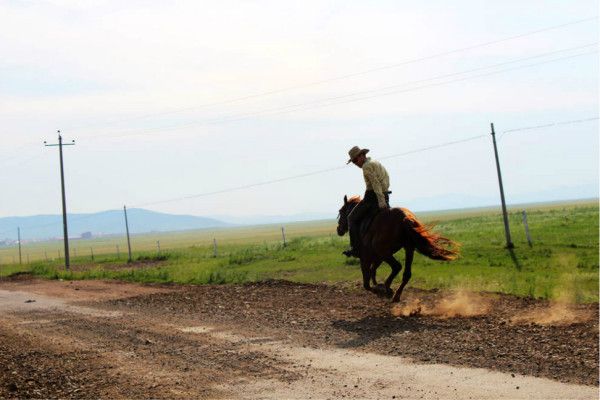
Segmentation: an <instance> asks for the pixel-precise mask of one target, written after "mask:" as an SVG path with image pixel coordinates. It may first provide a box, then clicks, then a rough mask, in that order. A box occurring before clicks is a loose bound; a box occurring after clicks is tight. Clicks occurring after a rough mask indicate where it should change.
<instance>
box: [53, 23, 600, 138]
mask: <svg viewBox="0 0 600 400" xmlns="http://www.w3.org/2000/svg"><path fill="white" fill-rule="evenodd" d="M594 20H598V16H593V17H589V18H582V19H578V20H574V21H570V22H566V23H563V24H558V25H552V26H548V27H545V28H541V29H537V30H533V31H528V32H524V33H520V34H517V35H513V36H508V37H505V38H501V39H496V40H491V41H487V42H482V43H477V44H474V45H470V46H465V47H460V48H457V49H452V50H448V51H444V52H440V53H435V54H431V55H428V56H424V57H419V58H414V59H410V60H405V61H401V62H398V63H393V64H389V65H384V66H381V67H376V68H370V69H366V70H363V71H359V72H354V73H349V74H345V75H340V76H337V77H333V78H327V79H321V80H317V81H313V82H308V83H304V84H299V85H293V86H288V87H284V88H280V89H274V90H268V91H264V92H260V93H255V94H251V95H246V96H240V97H235V98H232V99H227V100H221V101H215V102H210V103H205V104H201V105H199V106H192V107H183V108H178V109H174V110H169V111H164V112H160V113H152V114H143V115H139V116H135V117H129V118H122V119H118V120H116V121H112V122H102V123H95V124H87V125H82V126H81V125H80V126H74V127H66V128H65V129H70V130H74V129H83V128H88V127H93V126H98V125H111V124H117V123H121V122H129V121H135V120H140V119H146V118H151V117H157V116H165V115H172V114H177V113H181V112H187V111H194V110H198V109H202V108H207V107H212V106H218V105H225V104H231V103H236V102H240V101H244V100H250V99H254V98H258V97H264V96H270V95H274V94H278V93H283V92H288V91H291V90H297V89H302V88H306V87H312V86H317V85H322V84H325V83H330V82H335V81H340V80H344V79H348V78H353V77H356V76H361V75H366V74H370V73H373V72H378V71H383V70H388V69H393V68H398V67H401V66H404V65H409V64H413V63H417V62H422V61H427V60H432V59H435V58H439V57H444V56H448V55H451V54H455V53H461V52H465V51H468V50H473V49H476V48H480V47H486V46H490V45H493V44H497V43H502V42H506V41H510V40H514V39H519V38H522V37H526V36H531V35H535V34H538V33H542V32H547V31H551V30H556V29H562V28H565V27H567V26H572V25H576V24H581V23H585V22H590V21H594Z"/></svg>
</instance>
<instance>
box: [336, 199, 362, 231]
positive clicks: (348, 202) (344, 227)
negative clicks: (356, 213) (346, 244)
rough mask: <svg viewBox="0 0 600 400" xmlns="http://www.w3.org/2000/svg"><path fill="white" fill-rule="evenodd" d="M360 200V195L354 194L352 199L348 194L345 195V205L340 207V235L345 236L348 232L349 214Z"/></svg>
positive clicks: (338, 229)
mask: <svg viewBox="0 0 600 400" xmlns="http://www.w3.org/2000/svg"><path fill="white" fill-rule="evenodd" d="M359 201H360V197H359V196H354V197H351V198H350V199H348V196H344V205H343V206H342V208H340V211H339V212H338V226H337V234H338V235H340V236H344V235H345V234H346V232H348V214H350V211H352V210H353V209H354V207H356V205H357V204H358V202H359Z"/></svg>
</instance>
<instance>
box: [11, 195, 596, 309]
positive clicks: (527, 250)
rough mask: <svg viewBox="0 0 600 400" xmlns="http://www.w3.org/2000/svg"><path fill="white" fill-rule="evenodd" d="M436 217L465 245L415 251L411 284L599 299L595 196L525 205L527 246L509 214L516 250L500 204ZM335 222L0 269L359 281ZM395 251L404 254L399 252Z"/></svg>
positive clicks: (217, 279) (182, 279) (177, 279)
mask: <svg viewBox="0 0 600 400" xmlns="http://www.w3.org/2000/svg"><path fill="white" fill-rule="evenodd" d="M438 217H439V222H438V223H437V225H436V228H435V229H436V231H439V232H441V233H443V234H444V235H446V236H448V237H449V238H451V239H453V240H455V241H457V242H460V243H461V245H462V246H461V257H460V258H459V259H458V260H456V261H453V262H439V261H433V260H430V259H428V258H426V257H424V256H421V255H417V256H415V260H414V263H413V278H412V280H411V283H410V285H411V286H413V287H420V288H448V289H457V288H462V289H468V290H476V291H490V292H501V293H508V294H514V295H518V296H530V297H535V298H543V299H561V300H565V301H569V302H577V303H588V302H597V301H598V226H599V225H598V206H597V205H596V204H587V205H586V204H578V205H560V206H553V207H539V208H538V209H529V210H528V221H529V227H530V231H531V234H532V237H533V242H534V243H533V247H529V246H528V244H527V241H526V238H525V233H524V229H523V224H522V221H521V213H520V211H519V212H517V211H514V212H511V213H510V225H511V232H512V236H513V237H512V239H513V242H514V244H515V246H516V248H515V249H514V251H513V252H512V254H511V253H510V252H509V251H508V250H506V249H505V248H504V230H503V224H502V217H501V215H500V214H499V213H498V212H489V211H488V212H481V213H465V214H462V215H461V214H452V215H448V214H440V215H439V216H438ZM435 219H436V215H427V216H426V218H424V220H426V221H429V222H431V221H434V220H435ZM334 227H335V224H334V223H332V222H320V223H312V224H306V223H305V224H294V225H292V226H291V227H286V233H287V235H288V238H290V240H289V242H288V243H287V246H283V245H282V243H280V242H279V241H278V239H279V235H280V231H279V227H278V226H265V227H257V228H255V229H254V230H252V229H249V228H244V229H231V230H223V231H220V232H219V235H220V236H219V239H218V240H219V252H218V257H213V248H212V238H210V239H209V237H210V236H217V235H215V234H214V232H211V233H206V232H204V233H196V235H197V237H196V243H195V244H192V243H193V241H192V239H193V235H194V233H192V232H188V233H185V234H184V236H180V238H184V239H182V240H181V241H180V242H177V241H176V240H175V239H174V238H173V237H170V238H169V239H167V240H165V239H163V238H161V239H160V240H161V248H163V249H164V248H167V247H168V251H167V252H165V251H163V252H161V254H160V255H158V254H157V253H156V251H152V250H147V251H142V252H138V253H136V255H135V256H136V262H134V263H133V264H127V262H126V261H125V257H124V255H123V254H121V257H120V259H119V258H118V257H117V256H116V254H114V253H113V254H98V255H97V256H95V259H94V262H91V260H90V257H88V256H84V257H81V256H80V257H74V258H73V261H72V263H73V265H74V268H73V270H74V271H72V272H65V271H64V267H63V266H62V262H61V261H60V260H54V261H48V262H46V261H36V262H33V263H31V264H30V265H28V266H24V267H19V266H18V265H14V264H9V265H1V266H0V276H5V275H10V274H12V273H15V272H18V271H21V270H29V271H31V272H32V273H33V274H35V275H38V276H41V277H46V278H52V279H57V278H60V279H119V280H125V281H132V282H161V283H166V282H174V283H189V284H207V283H218V284H220V283H240V282H250V281H258V280H264V279H271V278H274V279H287V280H291V281H296V282H347V281H350V282H357V283H358V282H360V281H361V274H360V269H359V266H358V263H357V262H356V261H354V260H347V259H346V257H344V256H342V255H341V254H340V253H341V251H342V250H344V249H345V248H346V247H347V243H348V239H347V237H344V238H339V237H337V236H335V234H334ZM211 234H212V235H211ZM202 235H204V236H202ZM199 238H202V240H200V239H199ZM152 239H154V238H152ZM152 239H148V242H150V241H151V240H152ZM138 240H139V238H138ZM163 240H164V242H163ZM138 243H139V242H138ZM166 243H170V245H169V246H166V245H165V244H166ZM178 244H179V245H178ZM122 248H123V247H122ZM94 251H95V252H96V250H94ZM397 258H398V259H399V260H400V261H401V262H402V261H403V258H404V253H403V251H401V252H399V253H398V254H397ZM389 270H390V269H389V267H388V266H387V265H385V264H384V265H382V267H380V269H379V271H378V276H379V280H380V281H383V279H384V278H385V277H386V276H387V274H388V273H389ZM399 280H400V279H399V278H397V281H396V284H397V283H399Z"/></svg>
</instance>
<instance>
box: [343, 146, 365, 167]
mask: <svg viewBox="0 0 600 400" xmlns="http://www.w3.org/2000/svg"><path fill="white" fill-rule="evenodd" d="M368 152H369V149H361V148H360V147H358V146H354V147H353V148H351V149H350V151H349V152H348V155H349V156H350V159H349V160H348V162H347V163H346V164H350V163H351V162H352V160H354V159H355V158H356V157H358V156H360V155H361V154H367V153H368Z"/></svg>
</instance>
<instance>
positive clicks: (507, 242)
mask: <svg viewBox="0 0 600 400" xmlns="http://www.w3.org/2000/svg"><path fill="white" fill-rule="evenodd" d="M491 126H492V140H493V142H494V154H495V155H496V170H497V171H498V183H499V184H500V199H501V200H502V215H503V217H504V232H505V233H506V248H508V249H512V248H514V247H515V245H514V244H513V242H512V240H511V239H510V228H509V226H508V214H507V212H506V200H505V199H504V186H502V174H501V173H500V160H499V159H498V147H497V146H496V132H495V131H494V123H492V124H491Z"/></svg>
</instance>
